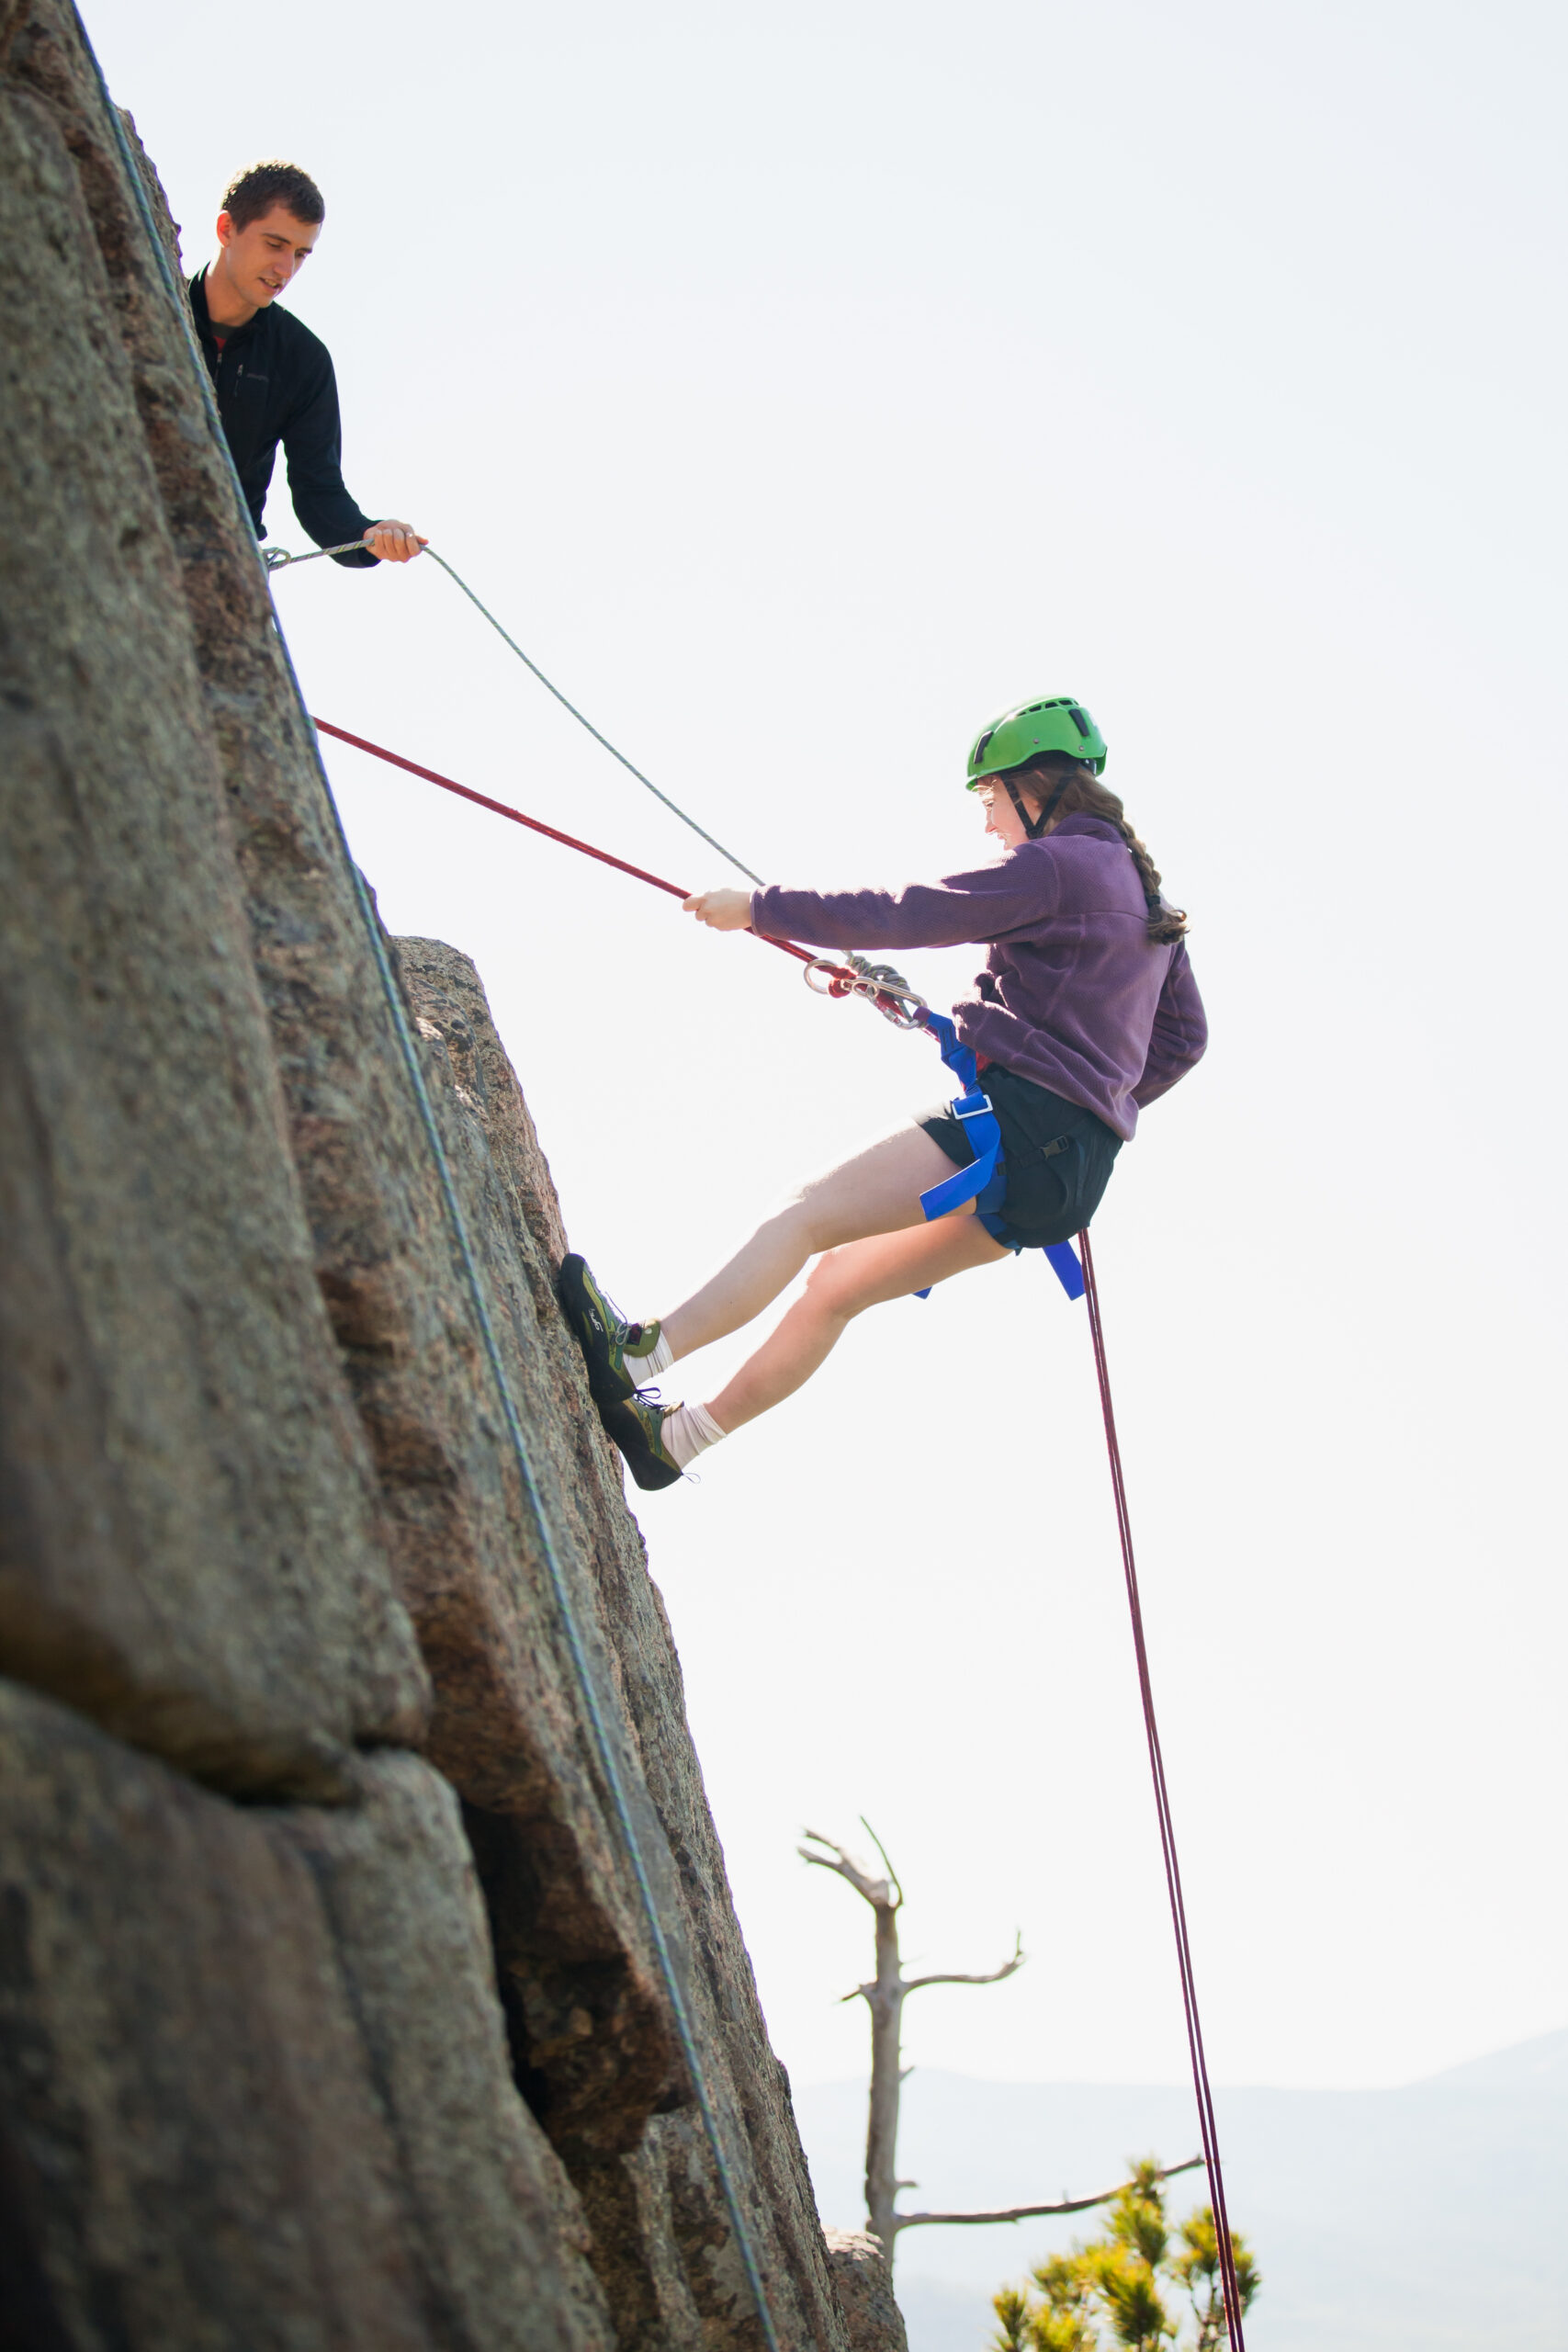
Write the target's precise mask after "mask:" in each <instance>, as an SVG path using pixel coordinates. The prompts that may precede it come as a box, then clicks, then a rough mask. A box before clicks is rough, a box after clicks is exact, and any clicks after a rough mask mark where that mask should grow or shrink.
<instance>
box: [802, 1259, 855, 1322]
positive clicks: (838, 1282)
mask: <svg viewBox="0 0 1568 2352" xmlns="http://www.w3.org/2000/svg"><path fill="white" fill-rule="evenodd" d="M858 1287H859V1286H858V1284H857V1283H856V1280H855V1269H854V1259H853V1255H852V1245H846V1246H845V1247H844V1248H842V1249H839V1250H824V1251H823V1253H822V1255H821V1256H820V1257H819V1258H818V1261H817V1263H816V1264H815V1265H814V1266H813V1267H812V1269H811V1272H809V1273H808V1274H807V1277H806V1295H807V1297H808V1298H809V1299H810V1300H811V1302H812V1304H813V1306H818V1307H819V1308H821V1309H822V1310H823V1311H824V1312H825V1313H827V1314H829V1315H843V1316H850V1315H854V1314H856V1313H858V1311H859V1299H858V1296H857V1291H858Z"/></svg>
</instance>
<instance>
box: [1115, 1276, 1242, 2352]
mask: <svg viewBox="0 0 1568 2352" xmlns="http://www.w3.org/2000/svg"><path fill="white" fill-rule="evenodd" d="M1078 1250H1079V1252H1080V1254H1081V1256H1082V1259H1083V1278H1084V1293H1085V1295H1086V1297H1087V1299H1088V1301H1089V1330H1090V1331H1091V1333H1092V1334H1093V1338H1094V1370H1095V1377H1096V1379H1097V1380H1098V1382H1099V1384H1100V1414H1101V1418H1102V1419H1103V1420H1104V1423H1105V1450H1106V1453H1107V1455H1108V1456H1109V1458H1110V1463H1111V1493H1112V1495H1113V1496H1114V1498H1115V1503H1116V1532H1117V1534H1118V1536H1119V1538H1120V1539H1121V1544H1122V1577H1123V1579H1124V1581H1125V1584H1126V1588H1127V1607H1128V1611H1129V1613H1130V1615H1131V1617H1132V1621H1133V1649H1134V1655H1135V1657H1136V1658H1137V1662H1138V1693H1139V1697H1140V1698H1141V1700H1142V1702H1143V1709H1144V1736H1145V1739H1146V1741H1147V1743H1148V1750H1149V1770H1150V1773H1151V1774H1152V1776H1153V1780H1154V1787H1155V1812H1156V1815H1157V1817H1158V1820H1159V1842H1160V1853H1161V1855H1162V1857H1163V1859H1164V1862H1165V1883H1166V1892H1167V1894H1168V1896H1169V1898H1170V1918H1171V1925H1172V1927H1173V1928H1174V1929H1175V1931H1176V1958H1177V1966H1178V1968H1179V1971H1180V1974H1181V2008H1182V2015H1183V2018H1184V2019H1185V2022H1186V2026H1187V2049H1188V2054H1189V2056H1190V2061H1191V2065H1192V2088H1193V2093H1194V2095H1195V2097H1196V2098H1197V2101H1198V2131H1199V2135H1200V2137H1201V2140H1202V2143H1203V2165H1204V2169H1205V2171H1206V2172H1207V2174H1208V2177H1209V2200H1210V2203H1211V2204H1212V2206H1213V2213H1214V2237H1215V2241H1216V2244H1217V2246H1218V2249H1219V2256H1220V2278H1221V2283H1222V2285H1223V2288H1224V2299H1225V2326H1226V2332H1227V2334H1228V2335H1229V2337H1230V2341H1231V2343H1232V2345H1233V2346H1235V2352H1247V2344H1246V2339H1245V2337H1244V2336H1243V2335H1242V2329H1241V2318H1242V2312H1241V2293H1240V2289H1239V2287H1238V2284H1237V2280H1236V2271H1235V2247H1234V2246H1233V2245H1232V2244H1231V2225H1230V2216H1229V2214H1228V2212H1227V2211H1226V2210H1225V2184H1224V2174H1223V2172H1222V2170H1221V2166H1220V2134H1219V2127H1218V2125H1217V2124H1216V2122H1215V2120H1214V2100H1213V2092H1212V2091H1211V2090H1210V2088H1209V2065H1208V2060H1207V2058H1206V2057H1205V2055H1204V2051H1203V2029H1202V2026H1201V2023H1200V2021H1199V2017H1198V1987H1197V1981H1196V1979H1195V1977H1194V1974H1193V1970H1192V1948H1191V1945H1190V1941H1189V1939H1188V1934H1187V1905H1186V1904H1185V1902H1184V1901H1183V1899H1182V1894H1181V1867H1180V1864H1179V1862H1178V1860H1177V1858H1176V1827H1175V1824H1174V1822H1173V1821H1172V1819H1171V1812H1170V1792H1169V1790H1168V1788H1167V1786H1166V1778H1165V1757H1164V1755H1163V1753H1162V1751H1161V1748H1160V1739H1159V1725H1158V1724H1157V1723H1156V1720H1155V1697H1154V1685H1153V1682H1152V1680H1151V1679H1150V1676H1149V1653H1148V1646H1147V1644H1146V1643H1145V1639H1144V1606H1143V1601H1142V1599H1141V1598H1140V1595H1139V1592H1138V1568H1137V1562H1136V1560H1135V1559H1134V1553H1133V1520H1132V1514H1131V1512H1130V1510H1128V1507H1127V1482H1126V1479H1125V1477H1124V1476H1123V1475H1122V1447H1121V1442H1120V1441H1119V1439H1118V1437H1117V1435H1116V1413H1115V1408H1113V1406H1112V1404H1111V1369H1110V1365H1109V1363H1107V1361H1106V1353H1105V1324H1104V1320H1103V1318H1102V1317H1101V1314H1100V1287H1099V1284H1098V1283H1096V1281H1095V1278H1094V1252H1093V1250H1091V1249H1090V1247H1089V1233H1088V1231H1087V1229H1086V1230H1085V1231H1084V1232H1082V1233H1080V1234H1079V1235H1078Z"/></svg>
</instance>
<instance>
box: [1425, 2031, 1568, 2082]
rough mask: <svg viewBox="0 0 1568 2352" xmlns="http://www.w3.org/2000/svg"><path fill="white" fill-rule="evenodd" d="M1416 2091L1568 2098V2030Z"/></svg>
mask: <svg viewBox="0 0 1568 2352" xmlns="http://www.w3.org/2000/svg"><path fill="white" fill-rule="evenodd" d="M1411 2088H1412V2089H1413V2090H1454V2091H1551V2092H1553V2093H1556V2094H1559V2095H1568V2026H1565V2027H1564V2028H1563V2030H1562V2032H1561V2033H1539V2034H1537V2035H1536V2037H1535V2039H1534V2041H1516V2042H1515V2043H1514V2044H1513V2046H1512V2047H1511V2048H1510V2049H1507V2050H1495V2051H1493V2052H1491V2054H1490V2055H1489V2056H1488V2057H1485V2058H1472V2059H1470V2060H1468V2061H1467V2063H1466V2064H1464V2065H1462V2066H1445V2067H1444V2069H1443V2071H1442V2073H1441V2074H1440V2075H1426V2076H1425V2077H1424V2078H1423V2080H1422V2081H1420V2082H1419V2083H1413V2084H1412V2085H1411Z"/></svg>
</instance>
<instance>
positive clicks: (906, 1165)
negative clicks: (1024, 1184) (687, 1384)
mask: <svg viewBox="0 0 1568 2352" xmlns="http://www.w3.org/2000/svg"><path fill="white" fill-rule="evenodd" d="M952 1174H953V1162H952V1160H951V1159H949V1158H948V1156H947V1154H946V1153H945V1152H944V1151H943V1150H942V1147H941V1145H940V1144H935V1143H933V1142H932V1141H931V1137H930V1136H928V1135H927V1134H926V1133H925V1130H924V1129H923V1128H921V1127H900V1128H899V1130H898V1132H897V1135H891V1136H885V1137H884V1138H883V1140H882V1142H880V1143H874V1144H873V1145H872V1146H871V1148H870V1149H869V1150H867V1151H862V1152H857V1153H856V1154H855V1157H854V1158H853V1159H846V1160H845V1161H844V1163H843V1165H842V1166H841V1167H839V1168H834V1169H831V1170H829V1173H828V1174H827V1175H826V1176H818V1177H814V1178H813V1179H812V1181H811V1182H810V1183H809V1184H807V1185H806V1186H804V1187H803V1189H802V1190H801V1191H800V1192H799V1193H797V1194H796V1195H795V1199H794V1200H793V1201H790V1202H789V1203H788V1204H786V1205H785V1206H784V1208H782V1209H780V1211H779V1212H778V1214H777V1216H771V1217H769V1218H767V1219H766V1220H765V1222H764V1223H763V1224H761V1225H760V1226H759V1227H757V1230H756V1232H755V1233H754V1234H753V1235H752V1236H751V1238H750V1241H748V1242H747V1243H746V1244H745V1246H744V1247H743V1248H742V1249H740V1250H737V1252H736V1254H735V1256H734V1257H733V1258H731V1260H730V1261H729V1263H728V1265H727V1266H724V1267H721V1268H720V1270H719V1272H717V1273H716V1274H715V1276H714V1277H713V1280H712V1281H711V1282H707V1283H704V1284H703V1287H702V1289H701V1290H699V1291H697V1292H695V1293H694V1295H693V1296H692V1297H690V1298H688V1299H687V1300H686V1301H685V1302H684V1304H683V1305H682V1306H678V1307H677V1308H676V1309H675V1311H674V1313H673V1314H672V1315H666V1316H663V1317H660V1321H661V1324H662V1327H663V1330H664V1336H665V1338H666V1339H667V1340H669V1342H670V1345H671V1350H672V1351H673V1353H674V1355H675V1356H676V1357H677V1358H679V1357H681V1356H689V1355H691V1354H693V1353H694V1351H695V1350H696V1349H698V1348H705V1347H706V1346H708V1344H709V1343H710V1341H712V1340H722V1339H724V1338H726V1337H727V1336H728V1333H729V1332H731V1331H739V1329H740V1327H741V1325H742V1324H743V1323H750V1320H751V1317H753V1316H754V1315H760V1314H761V1311H762V1309H763V1307H764V1306H767V1305H768V1304H769V1302H770V1301H771V1300H773V1299H775V1298H777V1296H778V1295H779V1293H780V1291H782V1290H784V1289H786V1288H787V1287H788V1285H789V1284H790V1283H792V1282H793V1281H794V1280H795V1276H796V1274H798V1273H799V1272H800V1270H801V1268H802V1266H804V1265H805V1264H806V1262H807V1259H808V1258H815V1257H817V1256H818V1254H819V1252H820V1251H822V1250H837V1249H840V1248H841V1247H842V1246H843V1245H844V1244H845V1243H846V1242H851V1241H863V1240H865V1239H867V1238H869V1237H870V1236H871V1235H873V1234H894V1233H902V1232H904V1231H906V1230H907V1229H908V1227H919V1228H920V1230H921V1231H922V1232H929V1231H930V1230H931V1227H928V1226H927V1225H926V1221H925V1218H924V1216H923V1215H922V1214H921V1210H920V1194H921V1193H923V1192H927V1191H929V1190H930V1188H931V1185H933V1184H937V1183H940V1182H942V1178H943V1177H944V1176H951V1175H952ZM968 1222H970V1218H969V1215H968V1212H966V1211H964V1210H955V1211H954V1212H953V1216H952V1217H943V1218H942V1219H941V1220H940V1223H941V1224H942V1226H947V1225H950V1224H967V1223H968ZM981 1230H982V1231H983V1230H984V1228H983V1227H982V1228H981ZM919 1286H920V1285H919V1282H911V1283H906V1285H905V1287H906V1289H909V1290H914V1289H917V1288H919ZM894 1295H897V1294H895V1293H889V1296H894ZM866 1304H867V1305H868V1306H869V1305H870V1301H869V1300H867V1302H866Z"/></svg>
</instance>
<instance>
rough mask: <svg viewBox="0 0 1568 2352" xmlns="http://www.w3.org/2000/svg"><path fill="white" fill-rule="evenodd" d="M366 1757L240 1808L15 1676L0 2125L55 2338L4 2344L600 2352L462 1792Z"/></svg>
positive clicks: (3, 1727)
mask: <svg viewBox="0 0 1568 2352" xmlns="http://www.w3.org/2000/svg"><path fill="white" fill-rule="evenodd" d="M357 1770H358V1777H359V1781H360V1784H361V1796H362V1802H361V1803H360V1804H358V1805H355V1806H344V1807H337V1808H333V1809H326V1808H321V1807H312V1806H298V1807H294V1808H291V1809H289V1810H287V1811H278V1810H275V1809H273V1808H270V1807H263V1806H253V1807H249V1808H246V1809H244V1810H241V1809H240V1808H238V1807H236V1806H235V1805H234V1804H231V1803H230V1802H228V1801H227V1800H226V1799H224V1798H222V1797H220V1796H217V1795H214V1794H212V1793H210V1792H208V1791H206V1790H203V1789H200V1788H197V1786H196V1785H195V1784H194V1783H193V1782H192V1781H189V1780H187V1779H186V1778H185V1777H183V1776H182V1775H181V1774H179V1773H176V1772H174V1771H171V1770H169V1769H168V1768H167V1767H166V1766H164V1765H163V1764H161V1763H158V1762H156V1761H154V1760H153V1759H152V1758H145V1757H141V1756H138V1755H135V1754H132V1753H130V1752H129V1751H128V1750H126V1749H125V1748H124V1747H121V1746H120V1745H119V1744H118V1742H117V1741H115V1740H113V1739H111V1738H109V1737H107V1736H106V1735H105V1734H103V1733H101V1732H99V1731H97V1730H96V1729H95V1728H94V1727H93V1726H91V1725H90V1724H87V1723H86V1722H85V1720H84V1718H83V1717H82V1716H80V1715H79V1714H76V1713H73V1711H71V1710H69V1709H66V1708H63V1707H61V1706H59V1705H57V1704H56V1703H55V1702H52V1701H49V1700H43V1699H39V1698H36V1697H34V1696H32V1695H31V1694H30V1693H28V1692H24V1691H18V1690H17V1688H16V1687H15V1686H14V1685H6V1684H0V2109H3V2111H4V2115H5V2122H4V2125H3V2126H0V2131H3V2145H4V2152H5V2166H4V2169H5V2176H6V2185H7V2188H8V2192H9V2194H8V2199H7V2202H8V2204H9V2205H10V2207H11V2211H12V2217H13V2218H12V2227H13V2230H14V2231H17V2234H18V2235H19V2236H21V2237H22V2238H23V2239H24V2241H25V2243H26V2244H27V2245H29V2246H30V2247H31V2249H32V2250H33V2254H34V2275H33V2278H32V2280H31V2281H30V2298H29V2299H30V2301H31V2306H32V2312H33V2315H34V2324H35V2325H36V2328H37V2335H8V2336H6V2331H5V2324H4V2323H0V2336H5V2340H6V2341H7V2342H12V2343H18V2344H21V2343H27V2344H31V2343H33V2342H35V2341H37V2342H41V2343H44V2344H49V2343H53V2342H59V2343H62V2344H69V2345H72V2346H76V2345H82V2346H95V2347H96V2346H104V2347H106V2352H107V2347H110V2346H113V2347H118V2346H122V2345H137V2346H141V2345H146V2346H161V2345H171V2346H174V2345H181V2346H183V2345H187V2344H189V2345H197V2344H199V2345H203V2346H208V2345H213V2346H218V2345H221V2346H234V2347H235V2352H241V2347H243V2352H263V2347H270V2346H279V2347H284V2346H287V2347H288V2352H314V2347H317V2346H320V2347H321V2352H327V2348H328V2347H329V2346H330V2347H333V2352H337V2347H340V2346H343V2347H346V2346H354V2347H360V2346H363V2347H364V2352H416V2348H417V2352H423V2347H429V2346H444V2345H465V2346H467V2345H472V2346H476V2347H477V2346H485V2347H487V2348H488V2347H495V2352H501V2347H502V2346H506V2347H515V2352H524V2347H525V2346H526V2347H535V2346H540V2347H542V2346H550V2347H552V2352H554V2347H558V2348H559V2352H579V2347H581V2352H587V2347H590V2346H592V2347H600V2346H603V2347H606V2352H607V2347H608V2346H609V2344H610V2341H611V2338H610V2331H609V2327H608V2323H607V2316H606V2313H605V2312H604V2306H603V2302H602V2300H601V2298H600V2297H599V2295H598V2293H597V2291H596V2290H595V2288H594V2286H593V2283H592V2278H591V2276H590V2274H589V2273H588V2270H587V2267H586V2265H585V2264H584V2263H583V2262H582V2261H581V2258H580V2257H581V2253H582V2251H583V2249H584V2247H585V2245H586V2236H587V2233H586V2231H585V2230H584V2228H583V2226H582V2223H581V2216H580V2215H576V2214H574V2213H573V2211H572V2208H573V2207H574V2205H575V2201H576V2200H575V2199H573V2198H572V2197H571V2193H570V2189H569V2188H568V2187H567V2184H566V2182H565V2179H564V2177H563V2176H562V2175H561V2172H560V2168H559V2165H558V2162H557V2160H556V2158H555V2156H554V2155H553V2154H552V2153H551V2151H550V2149H549V2147H548V2145H547V2143H545V2142H544V2140H543V2139H542V2137H541V2136H540V2134H539V2133H538V2132H537V2131H535V2130H533V2129H531V2127H530V2122H529V2118H528V2116H527V2113H526V2110H525V2108H524V2107H523V2105H522V2102H521V2101H520V2100H519V2099H518V2098H516V2096H515V2094H514V2093H513V2088H512V2085H511V2082H510V2080H509V2079H508V2075H507V2072H506V2066H505V2047H504V2038H503V2034H502V2025H501V2018H500V2015H499V2012H498V2010H497V2007H496V2004H495V2000H494V1996H493V1992H492V1989H491V1981H490V1968H489V1953H488V1951H487V1949H486V1939H485V1932H484V1917H483V1912H482V1910H481V1908H480V1906H479V1900H478V1895H477V1892H476V1890H475V1888H474V1885H473V1882H472V1874H471V1871H469V1869H468V1855H467V1851H466V1849H465V1847H464V1844H463V1839H462V1835H461V1831H460V1827H459V1824H458V1819H457V1803H456V1800H455V1799H454V1797H453V1795H452V1792H451V1791H450V1789H449V1788H447V1786H446V1783H445V1782H444V1781H442V1780H441V1779H440V1778H439V1776H438V1775H437V1774H435V1773H434V1772H433V1771H432V1770H431V1769H430V1767H429V1766H428V1765H426V1764H424V1763H423V1762H422V1761H421V1760H420V1759H419V1758H415V1757H412V1756H406V1755H396V1754H391V1753H383V1754H381V1755H380V1756H378V1757H377V1758H374V1759H372V1760H368V1761H367V1762H366V1763H364V1764H362V1765H361V1766H359V1767H358V1768H357ZM18 2223H19V2224H20V2228H19V2230H18V2229H17V2224H18ZM563 2246H564V2247H565V2248H566V2249H567V2250H568V2251H569V2252H570V2253H571V2254H572V2255H573V2256H575V2257H577V2258H574V2259H571V2260H570V2261H569V2262H566V2263H563V2262H562V2260H561V2258H560V2256H561V2249H562V2247H563ZM520 2279H525V2280H526V2281H527V2285H528V2292H527V2295H526V2297H525V2298H523V2297H520V2296H519V2294H518V2292H517V2285H518V2282H519V2280H520ZM10 2285H11V2289H12V2293H13V2295H15V2294H16V2293H17V2291H18V2287H19V2282H18V2281H17V2279H16V2278H13V2279H12V2280H11V2281H10ZM51 2330H52V2333H51V2332H50V2331H51Z"/></svg>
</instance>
